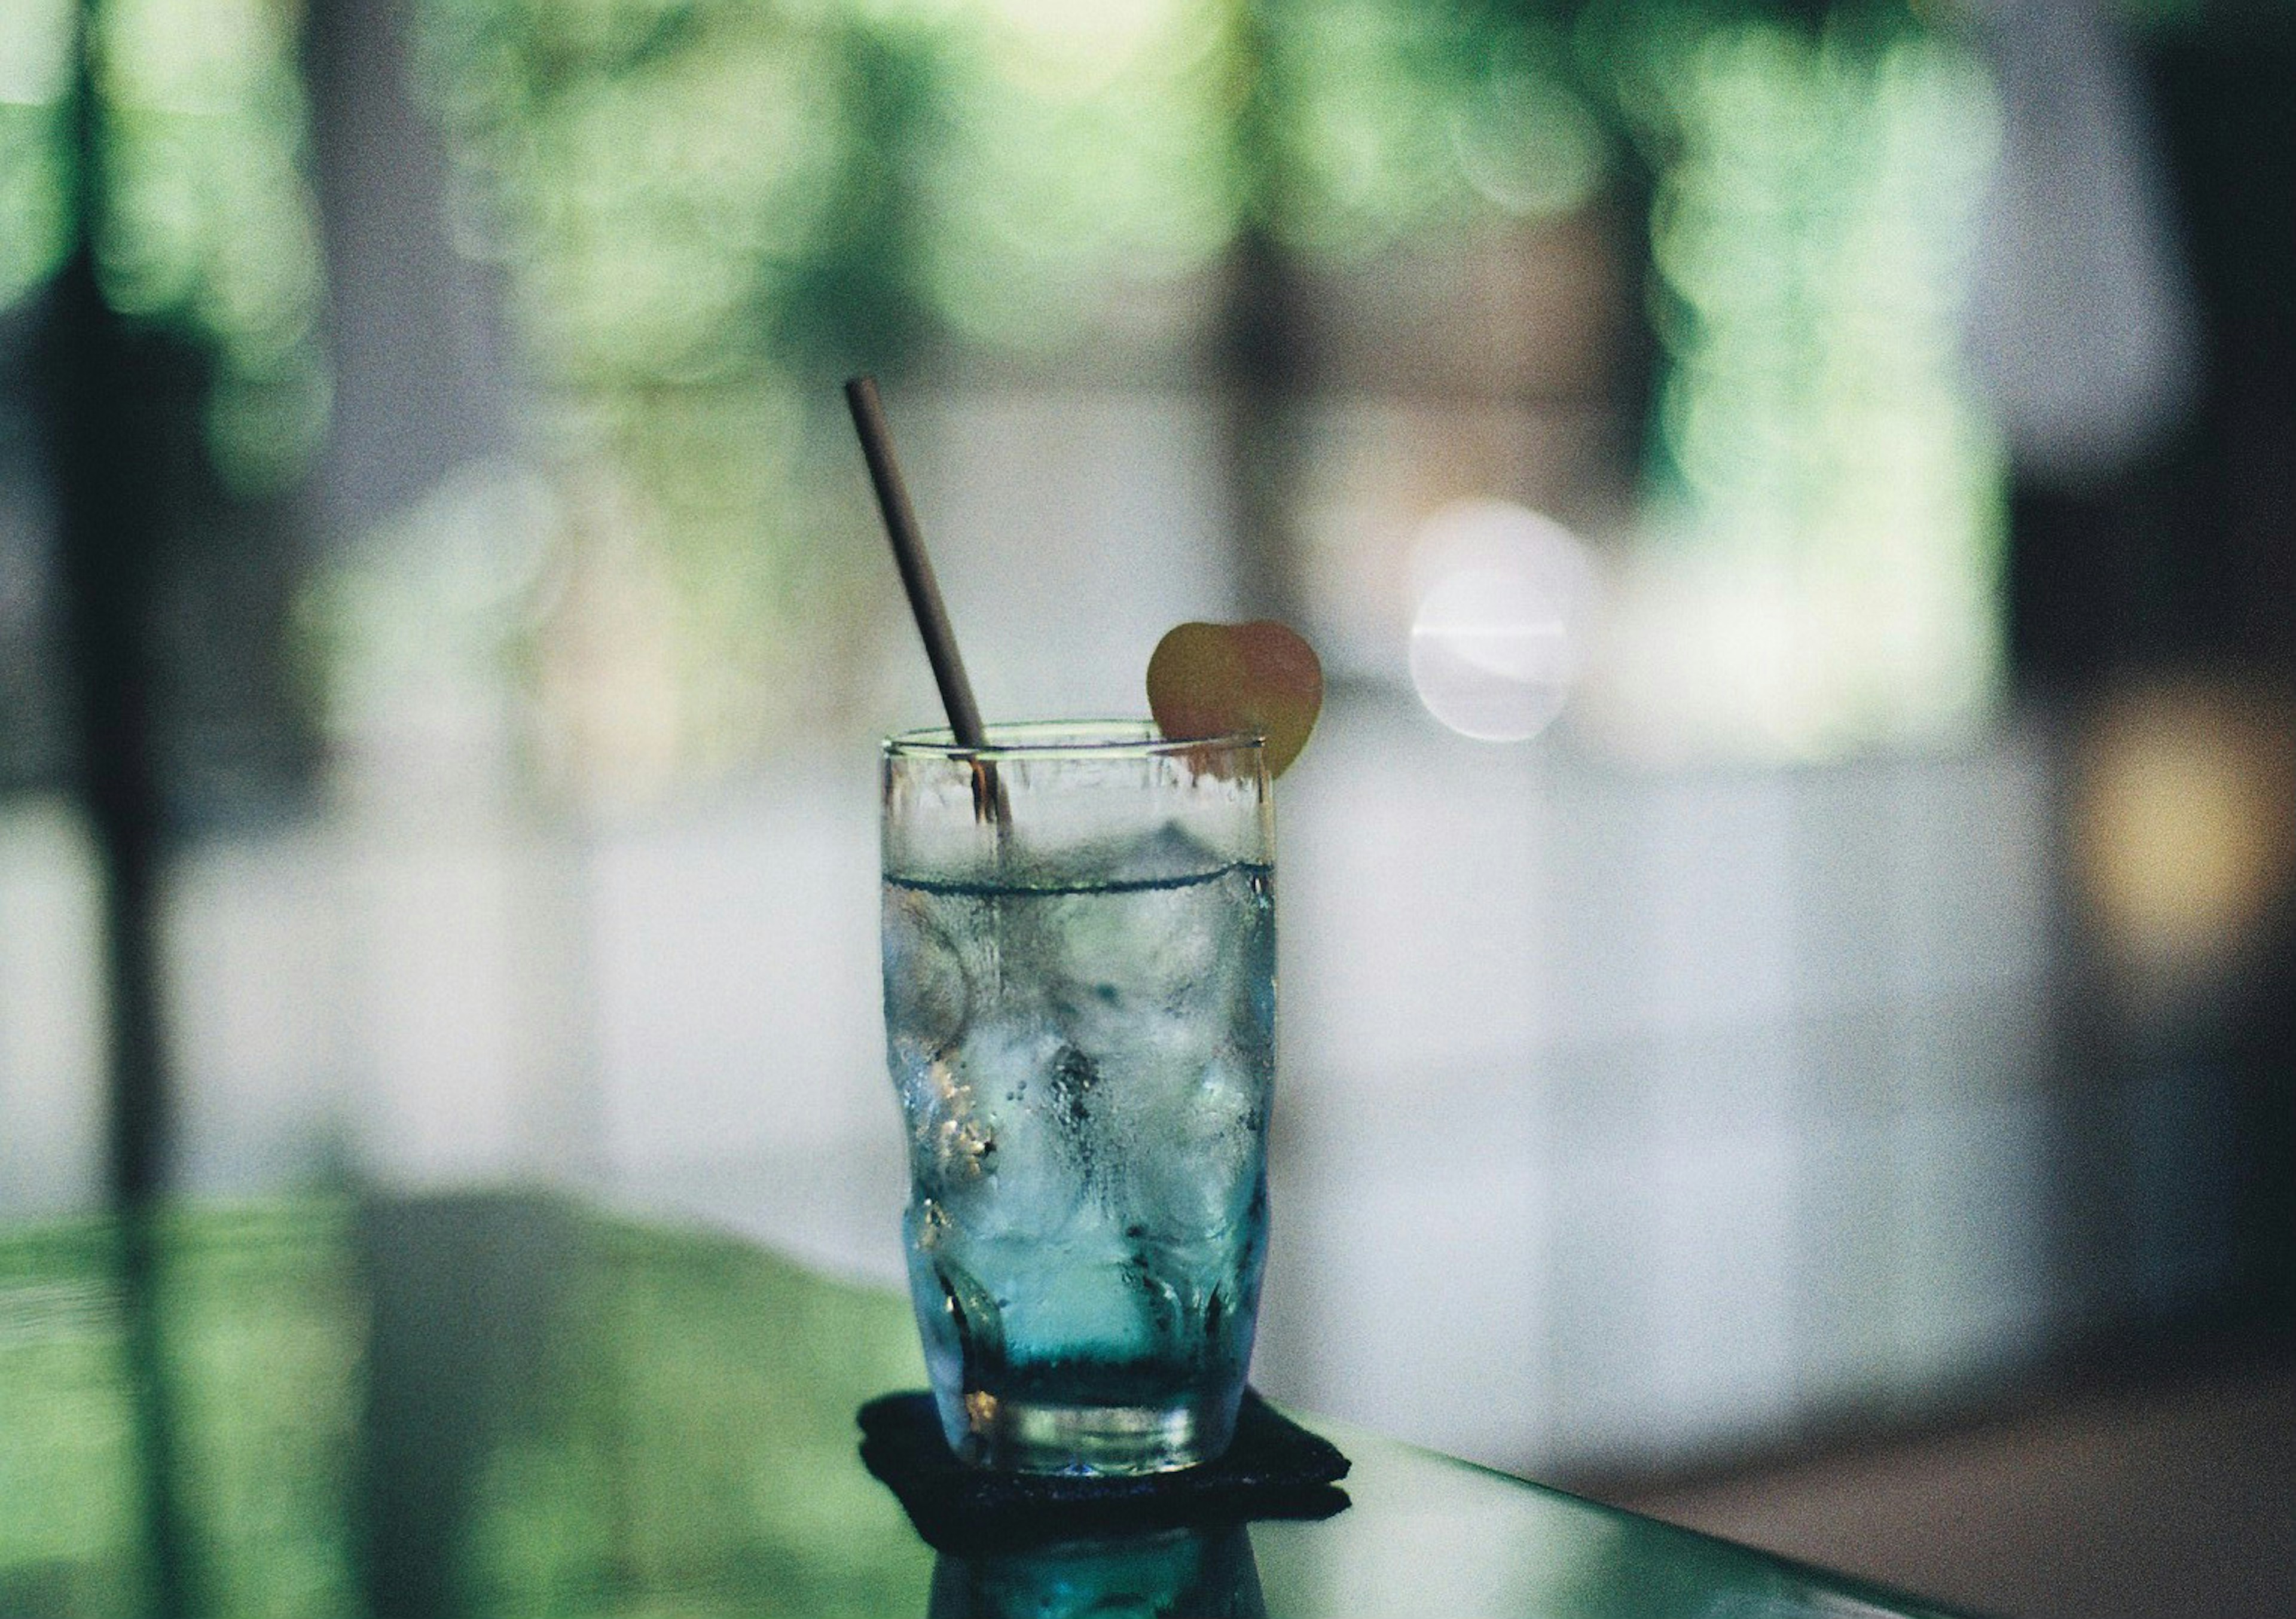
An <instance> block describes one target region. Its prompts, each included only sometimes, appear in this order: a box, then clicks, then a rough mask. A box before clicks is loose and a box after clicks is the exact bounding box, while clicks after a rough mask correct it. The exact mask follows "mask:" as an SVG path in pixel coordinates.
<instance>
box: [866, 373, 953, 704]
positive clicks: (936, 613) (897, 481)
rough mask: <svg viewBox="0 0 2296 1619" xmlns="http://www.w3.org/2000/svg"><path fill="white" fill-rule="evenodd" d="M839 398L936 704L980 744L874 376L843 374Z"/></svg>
mask: <svg viewBox="0 0 2296 1619" xmlns="http://www.w3.org/2000/svg"><path fill="white" fill-rule="evenodd" d="M845 403H846V404H847V405H850V406H852V409H853V430H854V431H855V432H857V433H858V434H860V435H861V454H863V455H864V456H865V457H867V458H868V462H869V481H870V483H871V484H873V485H874V486H875V487H876V490H877V510H878V511H881V512H882V513H883V514H884V518H885V534H886V537H887V538H889V539H890V540H891V541H892V542H893V560H894V561H895V563H897V564H898V566H899V568H900V570H901V588H902V589H904V590H906V592H908V595H909V610H910V611H911V612H912V613H914V614H915V615H916V620H917V633H918V634H921V635H922V636H923V637H924V641H925V656H926V657H927V658H930V659H931V661H932V672H933V683H934V684H935V685H937V686H939V688H940V703H941V707H944V708H946V709H947V710H948V728H949V731H950V732H951V734H953V735H954V736H955V738H956V740H957V745H958V746H959V747H962V748H986V747H988V734H987V733H986V732H983V731H982V730H981V728H980V707H979V705H978V704H976V703H975V702H974V701H973V700H972V683H971V682H970V681H968V680H966V679H965V677H964V659H963V658H959V657H958V656H957V654H956V632H955V631H954V630H952V629H950V628H949V625H948V609H947V608H946V607H943V606H942V605H941V600H940V586H939V585H937V584H936V583H934V581H933V570H932V560H931V558H929V557H927V556H926V555H925V541H924V536H923V535H922V534H921V533H920V532H919V531H918V529H917V514H916V512H915V511H913V510H912V509H911V508H910V506H909V493H908V490H907V489H906V488H905V487H903V486H902V483H901V469H900V467H899V466H898V464H897V463H896V462H894V460H893V436H892V433H891V432H890V429H887V427H886V426H885V407H884V406H883V405H881V404H880V403H879V402H878V399H877V383H876V380H875V379H874V378H872V377H854V378H852V379H850V380H848V381H847V383H846V384H845Z"/></svg>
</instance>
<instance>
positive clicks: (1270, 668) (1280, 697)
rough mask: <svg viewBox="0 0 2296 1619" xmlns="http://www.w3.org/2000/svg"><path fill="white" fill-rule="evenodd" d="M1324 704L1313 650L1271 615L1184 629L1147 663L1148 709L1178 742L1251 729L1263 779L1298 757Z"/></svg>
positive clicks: (1158, 645) (1159, 647)
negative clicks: (1262, 757) (1259, 741)
mask: <svg viewBox="0 0 2296 1619" xmlns="http://www.w3.org/2000/svg"><path fill="white" fill-rule="evenodd" d="M1323 706H1324V666H1323V665H1322V664H1320V663H1318V662H1317V661H1316V650H1315V649H1314V648H1313V647H1311V646H1309V645H1308V643H1307V642H1304V641H1302V640H1301V639H1300V637H1299V636H1298V635H1297V634H1294V633H1293V632H1292V631H1291V630H1289V629H1286V628H1285V627H1284V626H1282V625H1280V624H1278V623H1276V622H1275V620H1274V619H1272V618H1260V619H1256V620H1254V621H1253V622H1252V623H1251V624H1184V625H1181V626H1179V627H1178V628H1177V629H1174V630H1169V631H1168V632H1166V634H1165V636H1164V639H1163V640H1161V641H1160V642H1157V643H1156V650H1155V653H1154V654H1153V655H1152V657H1151V658H1149V659H1148V712H1149V713H1151V714H1152V715H1155V716H1156V724H1157V727H1158V729H1160V731H1162V732H1163V733H1164V734H1165V735H1166V736H1168V737H1170V738H1172V739H1173V740H1176V741H1179V740H1188V739H1192V738H1196V737H1212V736H1226V735H1229V734H1231V733H1232V732H1240V731H1241V732H1258V733H1259V735H1261V736H1263V737H1265V738H1266V739H1267V748H1266V757H1267V773H1268V775H1269V776H1271V777H1274V776H1278V775H1281V774H1283V769H1284V767H1285V766H1286V765H1290V764H1291V763H1292V760H1293V759H1296V758H1298V757H1299V756H1300V749H1301V748H1305V747H1306V746H1307V745H1308V732H1310V731H1313V730H1314V729H1315V728H1316V711H1317V710H1319V709H1320V708H1322V707H1323Z"/></svg>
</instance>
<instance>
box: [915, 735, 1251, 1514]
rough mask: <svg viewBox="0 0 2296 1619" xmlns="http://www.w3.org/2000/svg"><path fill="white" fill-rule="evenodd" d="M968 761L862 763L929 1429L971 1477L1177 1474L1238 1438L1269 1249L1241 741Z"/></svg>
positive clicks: (1000, 751) (1102, 743)
mask: <svg viewBox="0 0 2296 1619" xmlns="http://www.w3.org/2000/svg"><path fill="white" fill-rule="evenodd" d="M883 830H884V877H885V881H884V953H885V1033H886V1046H887V1051H888V1057H889V1061H890V1067H891V1070H892V1077H893V1083H894V1085H895V1087H896V1089H897V1090H898V1092H899V1096H900V1102H901V1108H902V1113H903V1116H904V1120H905V1122H906V1125H907V1128H908V1141H909V1169H910V1182H911V1197H910V1202H909V1207H908V1213H907V1216H906V1230H907V1238H908V1263H909V1281H910V1289H911V1293H912V1296H913V1297H914V1302H915V1304H916V1312H917V1323H918V1328H919V1330H920V1332H921V1333H922V1337H923V1339H924V1348H925V1361H926V1365H927V1368H928V1369H929V1370H930V1372H931V1381H932V1388H933V1395H934V1399H935V1401H936V1403H937V1405H938V1407H939V1414H940V1421H941V1427H942V1429H943V1431H944V1432H945V1433H946V1434H947V1438H948V1443H949V1445H950V1448H951V1449H953V1450H954V1451H955V1452H956V1453H957V1455H958V1456H959V1457H961V1458H963V1459H964V1460H966V1461H968V1462H971V1463H973V1464H975V1465H977V1466H981V1467H988V1468H1005V1469H1011V1470H1015V1471H1022V1472H1079V1473H1110V1474H1135V1473H1152V1472H1161V1471H1167V1470H1169V1469H1172V1468H1185V1467H1188V1466H1192V1465H1193V1464H1194V1463H1197V1462H1199V1461H1204V1460H1210V1459H1211V1458H1213V1457H1215V1456H1218V1454H1219V1453H1220V1452H1221V1451H1224V1450H1225V1449H1226V1446H1227V1443H1228V1440H1229V1438H1230V1436H1231V1435H1233V1433H1234V1427H1235V1415H1236V1407H1237V1403H1238V1402H1239V1401H1240V1400H1241V1399H1242V1394H1243V1386H1244V1374H1245V1371H1246V1369H1247V1368H1248V1366H1249V1364H1250V1361H1251V1339H1252V1329H1253V1323H1254V1321H1255V1319H1256V1317H1257V1313H1258V1310H1259V1273H1260V1265H1261V1261H1262V1258H1263V1256H1264V1255H1265V1253H1266V1247H1267V1108H1268V1100H1269V1092H1270V1087H1271V1084H1272V1083H1273V1080H1274V1077H1275V881H1274V879H1275V872H1274V838H1273V832H1274V822H1273V810H1272V806H1271V805H1270V802H1269V798H1268V788H1267V771H1266V768H1265V766H1264V764H1263V762H1262V759H1261V755H1260V745H1259V740H1258V739H1257V738H1255V737H1225V738H1218V739H1215V740H1210V741H1189V742H1172V741H1167V740H1163V739H1162V738H1161V737H1160V736H1159V735H1158V733H1157V732H1156V730H1155V728H1154V727H1153V726H1152V725H1149V724H1144V723H1140V724H1129V723H1092V724H1031V725H1009V726H992V727H990V728H989V731H988V748H985V749H981V750H973V749H967V748H962V747H959V746H957V745H956V744H955V742H954V741H953V740H951V738H950V736H949V733H948V732H946V731H927V732H914V733H911V734H909V735H906V736H900V737H896V738H894V739H893V740H890V741H889V742H888V743H886V745H885V757H884V829H883Z"/></svg>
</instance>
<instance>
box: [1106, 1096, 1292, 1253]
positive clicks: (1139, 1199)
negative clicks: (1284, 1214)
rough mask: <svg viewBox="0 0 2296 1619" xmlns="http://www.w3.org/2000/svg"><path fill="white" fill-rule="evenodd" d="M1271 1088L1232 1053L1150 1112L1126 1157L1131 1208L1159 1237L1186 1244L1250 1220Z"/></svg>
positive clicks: (1137, 1224)
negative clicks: (1245, 1217)
mask: <svg viewBox="0 0 2296 1619" xmlns="http://www.w3.org/2000/svg"><path fill="white" fill-rule="evenodd" d="M1266 1131H1267V1087H1266V1085H1265V1084H1264V1083H1262V1082H1261V1080H1260V1079H1259V1077H1258V1076H1257V1075H1254V1073H1253V1072H1252V1071H1251V1068H1250V1067H1249V1066H1248V1065H1246V1064H1244V1063H1242V1062H1240V1061H1238V1060H1236V1059H1235V1058H1234V1056H1232V1055H1229V1054H1223V1055H1221V1056H1219V1057H1217V1058H1215V1059H1213V1060H1211V1061H1210V1062H1208V1063H1206V1064H1204V1065H1203V1066H1202V1067H1201V1068H1199V1069H1198V1070H1196V1072H1195V1073H1194V1074H1193V1075H1192V1076H1191V1079H1190V1082H1189V1083H1187V1084H1186V1085H1185V1086H1184V1087H1182V1088H1181V1089H1180V1091H1179V1092H1177V1094H1174V1095H1172V1096H1169V1097H1164V1098H1159V1099H1158V1101H1157V1104H1156V1105H1155V1106H1154V1107H1153V1108H1151V1109H1144V1110H1143V1114H1142V1116H1141V1117H1140V1119H1139V1120H1138V1122H1137V1123H1136V1125H1135V1129H1134V1135H1135V1140H1136V1144H1135V1146H1134V1148H1133V1149H1132V1150H1131V1152H1130V1153H1128V1155H1127V1158H1126V1173H1125V1177H1124V1184H1125V1192H1126V1197H1125V1210H1126V1214H1127V1217H1128V1220H1129V1222H1131V1224H1132V1226H1133V1227H1134V1228H1135V1229H1136V1231H1138V1232H1139V1233H1140V1234H1142V1235H1144V1236H1146V1237H1151V1238H1153V1239H1157V1240H1159V1241H1163V1242H1169V1243H1180V1244H1185V1243H1188V1242H1190V1241H1193V1240H1194V1239H1200V1238H1202V1237H1205V1236H1209V1235H1211V1234H1214V1233H1217V1232H1219V1231H1224V1230H1226V1228H1227V1227H1228V1226H1229V1225H1231V1224H1232V1223H1233V1222H1235V1221H1237V1220H1239V1219H1241V1218H1242V1216H1243V1214H1244V1211H1245V1209H1246V1208H1247V1207H1249V1206H1250V1204H1251V1198H1252V1195H1253V1192H1254V1190H1256V1188H1257V1186H1258V1184H1259V1168H1260V1165H1261V1163H1262V1162H1263V1160H1264V1153H1265V1147H1264V1141H1265V1135H1266Z"/></svg>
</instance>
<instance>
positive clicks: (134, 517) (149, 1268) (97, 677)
mask: <svg viewBox="0 0 2296 1619" xmlns="http://www.w3.org/2000/svg"><path fill="white" fill-rule="evenodd" d="M101 22H102V0H79V5H78V17H77V19H76V24H75V33H74V49H73V53H72V61H73V67H72V86H71V114H70V125H69V131H70V133H69V137H68V138H69V141H70V150H69V151H68V152H67V153H66V161H67V164H68V166H69V168H70V183H69V191H68V192H67V196H68V200H69V207H70V219H71V222H72V224H71V228H72V243H71V250H70V257H69V258H67V260H66V261H65V264H64V266H63V269H62V271H61V274H59V275H58V277H57V280H56V282H55V285H54V288H53V295H52V300H51V305H50V311H49V313H50V325H49V330H48V332H47V344H46V353H45V356H44V358H45V374H44V377H43V381H44V384H45V388H46V392H47V402H48V410H47V416H48V420H49V422H50V427H51V431H52V433H53V439H52V441H51V450H50V453H51V455H52V457H53V469H54V478H55V483H56V495H57V510H58V514H59V521H58V534H57V550H58V570H57V571H58V575H59V583H60V585H61V598H62V602H61V604H62V609H63V611H62V617H63V630H64V638H65V646H66V662H67V668H68V674H67V679H68V681H69V683H70V692H71V699H72V710H73V712H72V722H71V723H72V729H73V748H72V772H73V781H74V784H75V786H76V788H77V790H78V797H79V800H80V803H81V805H82V807H83V809H84V811H85V813H86V816H87V820H88V825H89V827H90V829H91V830H92V831H93V833H94V839H95V845H96V851H97V861H98V881H99V883H100V884H101V887H102V950H103V961H102V974H103V987H104V1000H105V1004H106V1009H107V1018H108V1027H107V1031H106V1032H107V1034H108V1035H109V1078H110V1086H111V1096H110V1107H109V1109H108V1111H107V1124H106V1135H105V1148H106V1151H105V1165H104V1168H105V1183H106V1187H107V1190H108V1191H109V1193H110V1196H111V1201H112V1204H113V1206H114V1207H115V1208H116V1209H117V1211H118V1213H119V1235H120V1249H119V1266H120V1277H121V1285H122V1302H123V1304H124V1317H125V1324H126V1341H125V1345H124V1361H125V1363H124V1365H123V1367H122V1371H123V1374H124V1376H125V1378H126V1381H127V1387H128V1391H129V1398H130V1402H131V1415H132V1419H133V1421H134V1425H135V1436H136V1442H137V1451H138V1456H137V1460H138V1464H139V1466H138V1472H139V1475H140V1476H139V1479H138V1484H139V1488H140V1493H141V1506H142V1517H143V1531H144V1536H143V1542H144V1556H145V1559H146V1563H147V1566H148V1569H149V1573H150V1575H151V1581H152V1587H151V1597H152V1607H153V1611H154V1612H156V1613H159V1614H161V1615H170V1616H174V1615H186V1614H189V1613H192V1612H193V1611H195V1607H194V1604H193V1600H192V1598H191V1594H190V1591H191V1581H190V1579H189V1578H188V1563H187V1557H186V1547H187V1542H186V1536H185V1534H184V1522H183V1514H182V1510H181V1505H180V1502H179V1501H178V1499H177V1496H176V1453H175V1444H174V1424H173V1423H172V1421H171V1420H170V1418H169V1410H168V1397H167V1383H166V1363H165V1354H164V1342H165V1340H164V1333H163V1329H162V1325H161V1322H160V1312H159V1298H158V1291H159V1289H158V1285H157V1284H158V1274H157V1272H158V1257H159V1256H158V1238H157V1234H156V1231H155V1230H154V1226H153V1214H154V1206H155V1204H156V1201H157V1198H158V1197H159V1195H160V1191H161V1190H162V1189H163V1187H164V1185H165V1183H166V1179H167V1157H168V1084H167V1067H166V1054H165V1047H164V1044H163V1043H162V1040H161V1033H160V964H159V953H158V917H157V903H156V902H157V887H158V877H159V871H160V855H161V838H162V824H161V813H160V778H159V769H158V764H157V758H156V735H155V730H154V724H153V714H152V693H153V689H154V686H155V683H156V681H155V671H154V669H153V650H152V601H153V594H154V582H155V574H156V571H157V567H158V561H159V534H160V527H159V525H160V516H161V507H160V483H161V475H162V472H163V469H164V464H165V460H166V457H165V453H164V449H163V447H162V446H164V444H165V442H166V437H165V435H166V423H165V418H164V412H165V411H166V409H167V403H166V402H167V400H168V398H169V397H171V390H169V389H168V388H166V387H165V386H164V384H163V382H162V380H161V378H160V374H159V373H160V368H159V367H158V366H157V365H156V364H154V361H155V359H156V351H154V350H152V349H151V348H149V347H148V346H146V345H145V344H143V343H141V342H139V340H138V339H136V337H135V335H134V334H132V333H130V332H129V331H127V329H126V328H125V326H124V325H123V323H121V322H120V320H119V317H118V315H115V314H114V313H113V311H112V310H111V307H109V306H108V305H107V304H106V303H105V302H104V299H103V295H102V287H101V285H100V282H99V279H98V274H97V257H98V251H99V243H98V237H99V235H100V233H101V231H102V217H103V209H102V195H103V188H104V181H105V163H104V159H105V151H104V148H105V139H106V136H105V129H104V120H103V113H102V104H101V101H100V90H99V75H98V71H97V68H98V62H99V57H100V53H101V50H102V31H101V27H100V25H101Z"/></svg>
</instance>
